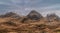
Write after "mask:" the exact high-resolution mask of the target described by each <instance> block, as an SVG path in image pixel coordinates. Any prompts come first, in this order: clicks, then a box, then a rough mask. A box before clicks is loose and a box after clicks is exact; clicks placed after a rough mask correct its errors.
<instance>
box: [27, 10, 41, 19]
mask: <svg viewBox="0 0 60 33" xmlns="http://www.w3.org/2000/svg"><path fill="white" fill-rule="evenodd" d="M27 17H28V18H30V19H32V20H38V19H41V18H42V15H41V14H40V13H38V12H37V11H35V10H32V11H31V12H30V13H29V14H28V15H27Z"/></svg>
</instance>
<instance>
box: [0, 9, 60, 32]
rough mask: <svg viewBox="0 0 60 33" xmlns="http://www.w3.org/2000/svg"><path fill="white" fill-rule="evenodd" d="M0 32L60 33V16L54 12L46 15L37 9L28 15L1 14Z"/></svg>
mask: <svg viewBox="0 0 60 33" xmlns="http://www.w3.org/2000/svg"><path fill="white" fill-rule="evenodd" d="M0 33H60V17H59V16H57V15H56V14H54V13H53V14H48V15H47V16H46V17H44V16H42V15H41V14H40V13H38V12H37V11H35V10H32V11H31V12H30V13H29V14H28V15H27V16H20V15H18V14H16V13H13V12H9V13H6V14H5V15H0Z"/></svg>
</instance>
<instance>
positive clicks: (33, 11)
mask: <svg viewBox="0 0 60 33" xmlns="http://www.w3.org/2000/svg"><path fill="white" fill-rule="evenodd" d="M30 13H38V12H37V11H35V10H32V11H31V12H30Z"/></svg>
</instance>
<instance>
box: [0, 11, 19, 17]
mask: <svg viewBox="0 0 60 33" xmlns="http://www.w3.org/2000/svg"><path fill="white" fill-rule="evenodd" d="M0 17H2V18H5V17H12V18H20V16H19V15H17V14H16V13H13V12H9V13H6V14H5V15H1V16H0Z"/></svg>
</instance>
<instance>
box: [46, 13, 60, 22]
mask: <svg viewBox="0 0 60 33" xmlns="http://www.w3.org/2000/svg"><path fill="white" fill-rule="evenodd" d="M47 19H48V20H49V21H53V20H55V21H59V20H60V18H59V17H58V16H57V15H56V14H50V15H49V14H48V15H47Z"/></svg>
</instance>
